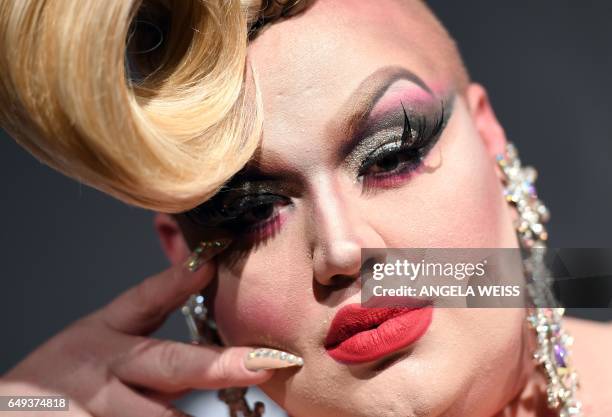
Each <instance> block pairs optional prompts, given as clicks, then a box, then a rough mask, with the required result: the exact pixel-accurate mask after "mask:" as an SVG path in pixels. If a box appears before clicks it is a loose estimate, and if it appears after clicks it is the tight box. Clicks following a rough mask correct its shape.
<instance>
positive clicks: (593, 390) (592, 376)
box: [565, 317, 612, 417]
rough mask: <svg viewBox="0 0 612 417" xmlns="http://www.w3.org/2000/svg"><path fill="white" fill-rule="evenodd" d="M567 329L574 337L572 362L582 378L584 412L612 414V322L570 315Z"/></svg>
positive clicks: (601, 414) (597, 414)
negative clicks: (577, 317)
mask: <svg viewBox="0 0 612 417" xmlns="http://www.w3.org/2000/svg"><path fill="white" fill-rule="evenodd" d="M565 328H566V329H567V331H568V333H569V334H571V335H572V336H573V337H574V339H575V341H574V345H573V346H572V356H573V365H574V367H575V368H576V371H577V372H578V375H579V377H580V398H581V400H582V401H583V403H584V414H585V415H587V416H590V417H598V416H601V417H603V416H606V417H608V416H610V415H612V323H601V322H595V321H589V320H581V319H575V318H569V317H568V318H566V319H565Z"/></svg>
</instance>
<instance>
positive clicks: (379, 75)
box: [334, 66, 434, 154]
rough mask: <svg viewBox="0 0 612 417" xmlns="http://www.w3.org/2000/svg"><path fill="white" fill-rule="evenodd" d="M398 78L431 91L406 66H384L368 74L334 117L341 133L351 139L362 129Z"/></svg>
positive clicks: (346, 148) (348, 146) (347, 145)
mask: <svg viewBox="0 0 612 417" xmlns="http://www.w3.org/2000/svg"><path fill="white" fill-rule="evenodd" d="M398 80H408V81H411V82H413V83H414V84H416V85H418V86H419V87H421V88H422V89H423V90H424V91H426V92H427V93H429V94H430V95H432V96H433V95H434V93H433V91H432V90H431V88H429V86H428V85H427V84H425V81H423V80H422V79H421V78H420V77H419V76H418V75H416V74H415V73H414V72H412V71H410V70H409V69H407V68H404V67H401V66H385V67H381V68H379V69H377V70H376V71H374V72H373V73H372V74H370V75H368V76H367V77H366V78H365V79H364V80H363V81H362V82H361V83H359V86H358V87H357V88H356V89H355V91H353V93H352V94H351V95H350V97H349V99H348V100H347V101H346V104H345V105H344V106H343V107H342V108H343V110H341V112H340V113H339V114H338V116H337V117H335V118H334V120H335V121H336V122H334V123H342V130H341V131H342V132H344V133H343V135H344V136H345V137H347V138H351V139H353V138H354V137H355V136H356V134H357V133H358V132H359V131H360V130H361V129H362V127H363V125H364V123H365V121H366V120H367V119H368V116H369V115H370V113H371V112H372V109H373V108H374V106H375V105H376V103H377V102H378V100H380V98H381V97H382V96H383V95H384V94H385V92H386V91H387V90H388V89H389V87H390V86H391V85H392V84H393V83H395V82H396V81H398ZM352 142H353V141H352V140H351V141H350V142H349V143H345V144H344V145H343V146H342V153H343V154H346V153H348V151H349V150H350V149H352V146H353V143H352Z"/></svg>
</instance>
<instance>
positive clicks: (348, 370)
mask: <svg viewBox="0 0 612 417" xmlns="http://www.w3.org/2000/svg"><path fill="white" fill-rule="evenodd" d="M382 3H384V6H383V5H382ZM380 45H385V47H384V48H381V47H380ZM249 54H250V55H249V56H250V60H251V62H252V64H253V66H254V68H255V71H256V72H257V74H258V81H259V86H260V88H261V92H262V96H263V103H264V112H265V115H266V119H265V124H264V134H263V142H262V146H261V150H260V152H259V154H258V155H257V159H256V161H255V162H254V163H253V164H252V166H254V167H256V168H257V169H258V171H260V172H263V173H265V174H270V175H272V176H275V175H276V176H278V177H280V178H281V179H280V180H279V181H277V182H278V183H280V184H282V185H276V186H272V189H273V190H276V192H279V193H283V192H285V193H286V194H290V196H291V204H290V205H288V206H283V207H281V208H280V209H279V214H278V218H279V220H278V221H277V222H276V223H278V225H277V227H276V228H275V231H274V233H271V234H272V236H268V235H265V236H264V237H262V236H260V238H259V239H255V240H256V241H257V243H253V244H252V245H250V246H249V247H248V248H247V249H243V250H242V252H243V253H242V255H240V256H239V257H237V259H235V258H236V257H232V256H231V255H229V254H227V256H224V257H221V258H220V260H219V262H220V266H219V276H218V281H217V284H216V285H217V288H216V295H215V306H214V313H215V316H216V319H217V324H218V326H219V329H220V333H221V336H222V338H223V340H224V342H225V343H227V344H229V345H254V346H266V347H273V348H277V349H281V350H285V351H287V352H292V353H295V354H298V355H300V356H302V357H304V360H305V366H304V367H303V368H302V369H300V370H299V371H296V370H295V369H289V370H285V371H277V372H276V373H275V376H274V377H273V378H272V379H271V380H270V381H268V382H267V383H265V384H263V385H262V388H263V389H264V390H265V392H266V393H268V394H269V395H270V396H271V397H272V398H273V399H274V400H275V401H276V402H278V403H279V404H280V405H281V406H283V407H284V408H285V409H286V410H287V411H288V412H289V414H291V415H292V416H304V417H306V416H308V415H317V416H320V417H327V416H335V417H338V416H352V417H354V416H372V415H377V416H461V415H471V416H492V415H494V414H496V413H511V414H512V415H517V414H521V413H526V414H527V415H529V414H531V415H533V413H534V412H538V413H539V414H538V415H545V413H546V411H545V405H544V404H543V403H542V401H541V400H540V399H541V397H542V395H541V393H540V392H539V391H538V388H537V387H540V386H541V384H542V381H540V380H538V376H537V375H536V374H535V373H534V368H533V364H532V362H531V359H530V352H532V351H533V340H532V338H531V334H530V333H529V332H528V330H527V328H526V326H525V321H524V318H525V311H524V310H522V309H496V310H493V309H491V310H476V309H461V310H459V309H448V310H445V309H436V311H435V312H434V319H433V323H432V325H431V327H430V329H429V330H428V332H427V333H426V335H425V336H424V337H423V338H422V339H421V340H419V341H418V342H417V343H416V345H415V346H413V347H412V349H410V350H408V351H407V352H406V351H405V352H404V355H403V356H401V357H400V359H398V360H397V361H396V362H394V363H393V365H392V366H389V367H387V368H385V369H384V370H383V371H379V370H378V367H379V366H381V362H380V361H379V362H373V363H368V364H365V365H351V366H347V365H342V364H339V363H337V362H335V361H333V360H332V359H331V358H330V357H329V356H328V355H327V354H326V352H325V350H324V349H323V347H322V340H323V339H324V337H325V334H326V332H327V329H328V326H329V323H330V321H331V319H332V318H333V316H334V314H335V312H336V311H338V309H339V308H340V307H342V306H343V305H346V304H349V303H354V302H360V298H359V297H360V296H359V287H358V282H357V281H356V277H357V276H358V271H359V268H360V266H361V259H360V251H359V250H360V248H362V247H417V248H418V247H517V245H518V243H517V241H516V238H515V232H514V229H513V226H512V219H513V218H514V217H515V216H516V213H515V212H514V211H513V210H512V209H511V208H510V207H509V206H508V205H507V204H506V203H505V201H504V200H503V198H502V197H501V195H502V190H501V182H500V175H499V172H498V171H497V169H496V167H495V156H496V155H497V154H498V153H501V152H502V151H503V147H504V145H505V143H506V138H505V135H504V132H503V129H502V128H501V127H500V125H499V123H498V121H497V120H496V118H495V116H494V114H493V111H492V109H491V107H490V104H489V102H488V100H487V97H486V93H485V92H484V90H483V89H482V88H481V87H480V86H478V85H476V84H468V83H467V81H466V80H467V77H466V76H465V73H464V72H463V68H462V67H461V65H460V60H459V59H458V55H457V53H456V50H455V49H454V46H453V45H452V43H451V41H450V40H449V38H448V36H447V34H446V33H445V32H444V30H443V29H442V28H441V27H440V26H439V24H438V23H437V22H436V21H435V19H434V18H433V17H432V15H431V14H429V12H428V11H427V10H426V9H425V8H424V7H423V6H422V5H421V3H420V2H413V1H407V2H396V1H383V2H361V1H345V2H333V1H325V0H323V1H318V2H317V3H316V4H315V5H314V6H313V7H312V8H311V9H310V10H308V12H306V13H305V14H303V15H300V16H298V17H297V18H293V19H290V20H287V21H284V22H281V23H278V24H275V25H273V26H272V27H270V28H269V29H267V30H266V31H265V32H264V33H263V35H261V36H260V37H259V38H258V39H257V40H256V41H255V42H253V43H252V44H251V46H250V51H249ZM388 66H401V67H403V68H407V69H409V70H410V71H412V72H414V73H415V74H417V75H418V76H419V77H420V78H421V79H423V80H424V81H425V83H426V85H427V86H429V87H430V88H431V90H433V93H434V95H435V96H436V97H442V98H444V97H449V96H452V95H453V94H456V96H455V101H454V106H453V113H452V116H451V117H450V119H449V120H448V124H447V126H446V127H445V129H444V131H443V133H442V135H441V137H440V139H439V141H438V143H437V144H436V146H435V147H434V148H433V149H432V151H431V152H430V153H429V155H428V157H427V158H426V160H425V167H426V169H422V170H420V171H419V172H417V173H415V174H414V175H411V176H410V178H408V179H405V180H403V181H400V182H394V184H393V186H392V187H384V186H378V187H376V186H375V187H373V188H376V190H375V191H372V192H368V193H364V192H363V184H362V183H360V182H359V181H356V176H355V172H354V171H353V170H351V169H350V168H347V164H346V163H345V162H344V161H341V160H339V159H338V157H337V155H338V149H341V148H342V147H343V146H344V145H345V143H346V141H347V132H350V129H349V127H348V123H349V121H350V117H349V115H350V114H352V112H354V111H355V108H358V107H359V106H360V104H362V103H361V102H362V101H363V100H364V96H368V94H367V93H362V94H361V95H360V94H355V90H357V91H360V90H359V89H360V87H363V80H364V79H367V78H368V77H370V76H371V74H373V73H375V72H376V71H377V70H380V68H385V67H388ZM330 91H333V92H334V93H333V94H329V92H330ZM423 97H427V94H425V93H424V92H423V90H422V89H421V88H420V87H419V86H417V85H416V84H415V83H414V82H411V81H409V80H400V81H397V82H395V83H393V84H392V85H391V86H389V88H388V90H387V91H386V92H385V94H384V95H383V97H382V98H381V99H380V102H379V104H377V105H376V106H375V110H374V111H373V113H376V109H377V108H385V107H386V108H394V107H395V108H399V106H400V104H401V103H400V100H402V99H404V100H407V102H409V103H413V102H415V101H419V100H420V99H423ZM348 165H350V163H349V164H348ZM275 187H276V188H275ZM286 188H290V189H291V192H286V191H285V190H286ZM273 192H274V191H273ZM158 224H164V225H166V226H167V227H168V228H170V227H171V226H170V225H171V224H172V221H171V219H168V218H166V217H163V216H161V217H160V218H159V219H158ZM161 236H162V242H164V245H165V247H166V250H167V253H168V254H169V256H170V258H171V259H173V258H175V257H181V256H183V255H184V253H183V251H185V250H186V245H185V244H184V243H181V240H182V237H181V234H180V233H179V231H178V230H175V232H174V233H173V234H172V235H164V234H162V235H161ZM239 239H240V238H239ZM243 239H248V238H245V237H243ZM239 245H240V244H239ZM483 340H486V341H487V343H486V344H483V343H482V341H483ZM441 376H443V377H441ZM389 387H391V389H389ZM491 387H498V389H494V390H492V389H491ZM534 397H535V398H536V399H538V400H537V401H536V400H534ZM340 398H342V399H343V400H342V401H339V399H340ZM525 398H527V399H528V400H526V399H525ZM525 401H527V403H529V404H528V406H525ZM534 403H535V409H534ZM517 404H518V405H517Z"/></svg>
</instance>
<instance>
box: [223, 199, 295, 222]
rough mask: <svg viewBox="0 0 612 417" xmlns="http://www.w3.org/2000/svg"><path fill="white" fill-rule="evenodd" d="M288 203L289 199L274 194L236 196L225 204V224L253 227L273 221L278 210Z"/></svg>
mask: <svg viewBox="0 0 612 417" xmlns="http://www.w3.org/2000/svg"><path fill="white" fill-rule="evenodd" d="M288 204H290V201H289V199H287V198H286V197H283V196H279V195H275V194H255V195H245V196H241V197H238V198H237V199H235V200H234V201H233V202H232V203H230V204H229V205H227V206H225V208H224V209H223V211H224V212H225V215H224V217H225V221H224V222H223V223H225V225H227V226H230V227H238V228H240V229H245V230H246V229H253V228H256V227H261V226H263V225H265V224H267V223H270V222H272V221H274V219H275V218H276V217H277V216H278V214H279V211H280V210H281V209H282V208H283V207H284V206H287V205H288Z"/></svg>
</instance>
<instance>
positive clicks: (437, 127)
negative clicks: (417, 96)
mask: <svg viewBox="0 0 612 417" xmlns="http://www.w3.org/2000/svg"><path fill="white" fill-rule="evenodd" d="M400 104H401V105H402V110H403V112H404V130H403V132H402V137H401V139H400V142H401V144H402V146H410V147H411V148H412V149H414V150H421V149H423V148H424V147H425V146H426V145H427V144H428V143H429V139H430V138H434V137H436V136H438V135H439V134H440V132H442V129H443V128H444V122H445V120H444V118H445V113H444V103H443V102H442V101H441V102H440V114H439V115H438V117H437V118H436V121H435V122H434V123H433V126H432V127H431V132H427V130H428V127H429V126H431V125H430V124H429V123H427V118H426V116H421V117H420V118H419V121H418V123H417V124H416V129H417V130H416V135H413V133H412V132H413V128H412V125H411V124H410V117H408V112H407V111H406V107H404V103H403V102H402V101H401V100H400ZM415 136H416V137H415Z"/></svg>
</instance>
